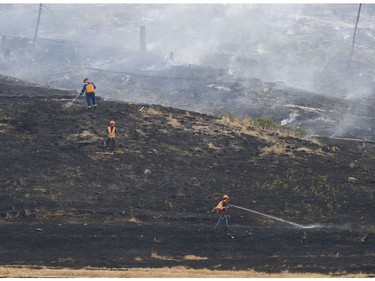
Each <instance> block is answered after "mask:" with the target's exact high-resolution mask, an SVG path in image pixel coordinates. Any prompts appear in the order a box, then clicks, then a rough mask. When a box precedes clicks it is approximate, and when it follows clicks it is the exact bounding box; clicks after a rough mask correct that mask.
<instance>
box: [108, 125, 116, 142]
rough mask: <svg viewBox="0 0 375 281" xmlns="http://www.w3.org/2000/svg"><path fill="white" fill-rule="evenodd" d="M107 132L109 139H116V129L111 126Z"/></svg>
mask: <svg viewBox="0 0 375 281" xmlns="http://www.w3.org/2000/svg"><path fill="white" fill-rule="evenodd" d="M107 132H108V133H107V134H108V137H109V138H110V139H113V138H115V137H116V127H111V126H109V127H108V131H107Z"/></svg>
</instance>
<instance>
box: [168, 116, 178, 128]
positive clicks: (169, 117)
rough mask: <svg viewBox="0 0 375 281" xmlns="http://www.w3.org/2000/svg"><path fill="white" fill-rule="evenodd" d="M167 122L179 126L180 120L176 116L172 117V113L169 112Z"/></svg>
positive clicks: (175, 126)
mask: <svg viewBox="0 0 375 281" xmlns="http://www.w3.org/2000/svg"><path fill="white" fill-rule="evenodd" d="M167 124H169V125H171V126H172V127H174V128H179V127H181V123H180V121H178V120H177V119H176V118H174V117H173V115H172V114H171V113H170V114H169V116H168V118H167Z"/></svg>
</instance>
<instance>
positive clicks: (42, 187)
mask: <svg viewBox="0 0 375 281" xmlns="http://www.w3.org/2000/svg"><path fill="white" fill-rule="evenodd" d="M0 85H1V87H0V110H1V111H0V113H1V115H0V133H1V144H2V145H1V151H0V153H1V176H0V184H1V191H0V192H1V193H0V206H1V209H0V221H1V223H0V229H1V231H0V236H1V237H0V238H1V243H0V253H1V255H0V264H3V265H46V266H55V267H73V268H81V267H85V266H93V267H111V268H113V267H164V266H177V265H179V266H180V265H184V266H187V267H191V268H210V269H233V270H238V269H255V270H257V271H265V272H281V271H289V272H320V273H333V274H345V273H360V272H362V273H366V274H368V275H369V276H372V275H373V274H374V273H375V267H374V255H375V247H374V232H375V229H374V227H375V225H374V222H375V221H374V215H373V214H374V211H373V206H374V203H375V202H374V201H375V200H374V198H373V191H374V179H373V174H374V159H375V150H374V144H372V143H364V142H358V141H348V140H346V141H339V140H329V141H328V140H327V142H325V143H324V142H323V141H322V140H321V141H320V142H310V141H306V140H302V139H299V138H294V137H290V136H282V135H280V134H277V133H275V132H267V131H261V130H259V129H257V128H251V127H249V128H245V129H246V130H245V129H244V128H240V127H236V126H234V125H225V124H223V123H222V122H221V119H219V118H217V117H214V116H210V115H205V114H199V113H195V112H189V111H186V110H179V109H174V108H166V107H161V106H156V105H148V104H131V103H125V102H118V101H105V100H100V101H99V102H98V110H96V111H92V112H87V111H86V109H85V105H84V103H83V99H82V98H81V99H79V100H77V101H76V102H75V103H72V104H70V103H69V101H70V100H71V99H73V98H74V97H75V95H76V94H77V93H74V92H67V91H62V90H55V89H51V88H43V87H41V86H38V85H32V84H28V83H26V82H23V81H17V80H14V79H10V78H7V77H2V78H1V82H0ZM112 119H113V120H116V123H117V129H118V143H119V147H118V149H117V150H116V151H114V152H113V153H112V152H109V151H107V150H105V149H103V147H102V144H103V140H104V136H105V129H106V126H107V122H108V121H109V120H112ZM270 147H280V148H282V149H281V150H280V152H270V153H266V151H267V150H266V148H270ZM224 193H226V194H228V195H229V196H230V198H231V203H232V204H235V205H238V206H242V207H245V208H249V209H253V210H256V211H258V212H262V213H265V214H269V215H272V216H275V217H279V218H282V219H285V220H288V221H291V222H294V223H298V224H301V225H306V226H307V225H316V226H317V227H314V228H298V227H294V226H292V225H290V224H287V223H282V222H279V221H275V220H272V219H268V218H266V217H262V216H258V215H256V214H252V213H250V212H246V211H243V210H239V209H235V208H231V213H230V228H231V236H228V235H226V233H224V232H215V231H214V229H213V227H214V223H215V222H216V216H215V215H214V214H212V213H210V211H211V210H212V208H213V207H214V206H215V205H216V204H217V203H218V201H219V200H220V199H221V196H222V195H223V194H224Z"/></svg>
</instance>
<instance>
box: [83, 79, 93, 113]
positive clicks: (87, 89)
mask: <svg viewBox="0 0 375 281" xmlns="http://www.w3.org/2000/svg"><path fill="white" fill-rule="evenodd" d="M83 83H84V84H83V87H82V90H81V92H80V93H79V95H80V96H82V95H83V94H84V93H86V103H87V109H88V110H90V109H91V101H92V104H93V106H94V109H96V99H95V89H96V86H95V84H94V82H90V80H89V78H85V79H83Z"/></svg>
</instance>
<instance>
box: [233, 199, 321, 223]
mask: <svg viewBox="0 0 375 281" xmlns="http://www.w3.org/2000/svg"><path fill="white" fill-rule="evenodd" d="M230 206H231V207H235V208H238V209H241V210H245V211H248V212H251V213H255V214H258V215H261V216H264V217H268V218H271V219H274V220H278V221H281V222H285V223H288V224H291V225H293V226H296V227H298V228H304V229H306V228H318V227H321V226H320V225H318V224H313V225H302V224H298V223H294V222H291V221H287V220H284V219H281V218H277V217H274V216H271V215H266V214H263V213H261V212H257V211H254V210H250V209H247V208H243V207H240V206H236V205H232V204H231V205H230Z"/></svg>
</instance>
